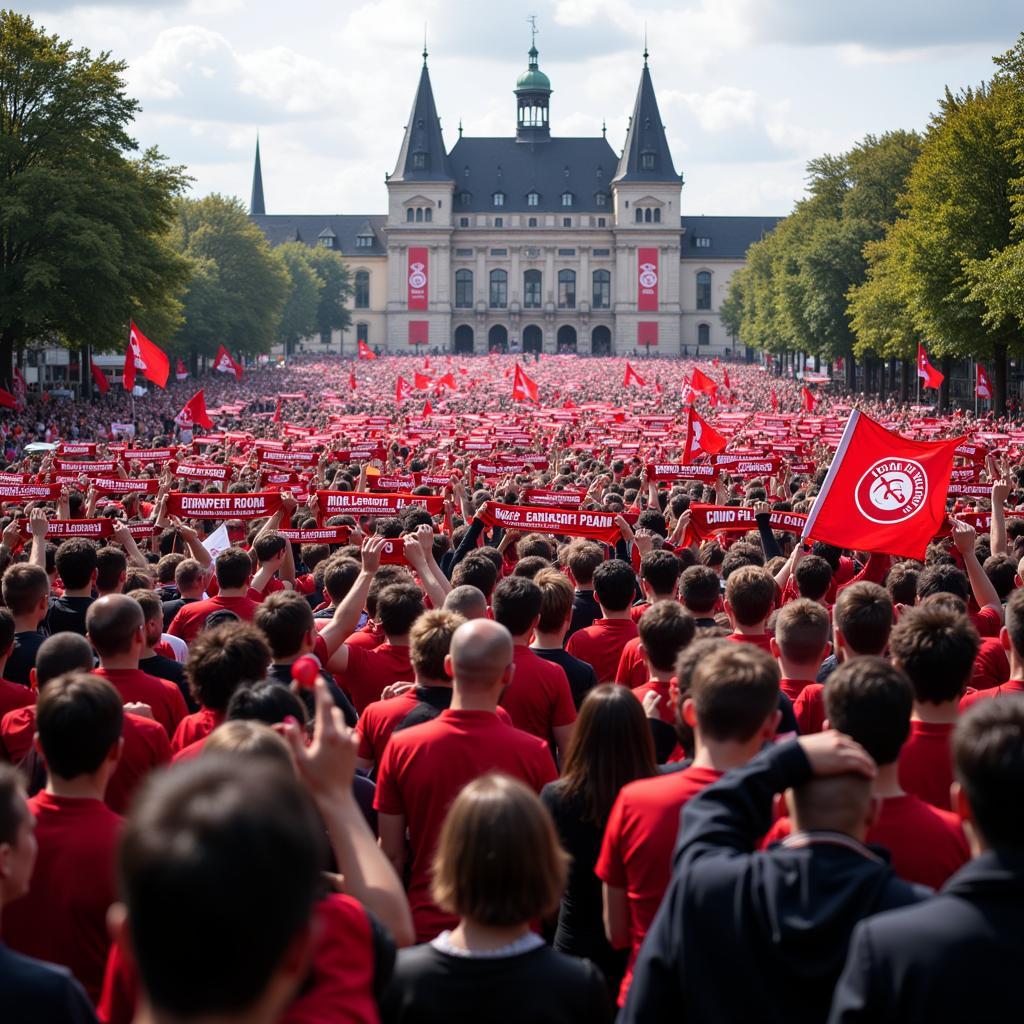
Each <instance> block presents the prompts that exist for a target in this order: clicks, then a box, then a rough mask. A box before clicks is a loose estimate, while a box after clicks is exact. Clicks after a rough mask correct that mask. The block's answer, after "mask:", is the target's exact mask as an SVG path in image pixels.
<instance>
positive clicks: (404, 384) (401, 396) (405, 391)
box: [395, 377, 412, 402]
mask: <svg viewBox="0 0 1024 1024" xmlns="http://www.w3.org/2000/svg"><path fill="white" fill-rule="evenodd" d="M410 391H412V388H411V387H410V386H409V382H408V381H407V380H406V379H405V378H404V377H399V378H398V380H397V381H395V401H396V402H404V401H405V399H406V398H407V397H408V395H409V392H410Z"/></svg>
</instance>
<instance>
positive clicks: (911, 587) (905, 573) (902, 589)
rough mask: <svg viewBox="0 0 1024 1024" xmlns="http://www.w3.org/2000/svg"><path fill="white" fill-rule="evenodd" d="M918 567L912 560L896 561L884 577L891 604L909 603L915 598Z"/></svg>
mask: <svg viewBox="0 0 1024 1024" xmlns="http://www.w3.org/2000/svg"><path fill="white" fill-rule="evenodd" d="M917 577H918V568H917V566H916V565H915V564H914V563H913V562H897V563H896V564H895V565H894V566H893V567H892V568H891V569H890V570H889V575H888V576H886V578H885V589H886V590H888V591H889V597H890V598H891V599H892V603H893V604H905V605H911V604H913V603H914V602H915V601H916V600H917Z"/></svg>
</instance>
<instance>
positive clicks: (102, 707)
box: [36, 672, 124, 779]
mask: <svg viewBox="0 0 1024 1024" xmlns="http://www.w3.org/2000/svg"><path fill="white" fill-rule="evenodd" d="M123 722H124V705H123V704H122V702H121V696H120V694H119V693H118V692H117V690H115V689H114V687H113V686H112V685H111V684H110V683H108V682H107V681H106V679H101V678H100V677H99V676H94V675H90V674H89V673H88V672H68V673H66V674H65V675H62V676H57V678H56V679H51V680H50V681H49V682H48V683H47V685H46V686H45V687H44V688H43V689H42V690H41V691H40V693H39V701H38V703H37V704H36V732H38V733H39V743H40V746H42V748H43V756H44V757H45V758H46V764H47V767H48V768H49V770H50V771H51V772H52V773H53V774H54V775H56V776H57V777H58V778H61V779H75V778H77V777H78V776H79V775H91V774H92V773H93V772H95V771H96V770H97V769H98V768H99V767H100V765H101V764H103V761H104V760H105V759H106V757H107V755H108V754H109V753H110V748H111V747H113V746H114V744H115V743H117V741H118V740H119V739H120V738H121V728H122V725H123Z"/></svg>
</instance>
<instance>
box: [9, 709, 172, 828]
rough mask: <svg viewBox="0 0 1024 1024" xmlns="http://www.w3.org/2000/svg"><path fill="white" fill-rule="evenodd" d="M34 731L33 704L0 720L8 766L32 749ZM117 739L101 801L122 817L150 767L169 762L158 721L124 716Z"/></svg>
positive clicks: (34, 712) (163, 735) (165, 740)
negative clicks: (118, 754) (119, 747)
mask: <svg viewBox="0 0 1024 1024" xmlns="http://www.w3.org/2000/svg"><path fill="white" fill-rule="evenodd" d="M35 731H36V709H35V706H34V705H33V706H32V707H25V708H18V709H17V710H15V711H10V712H8V713H7V714H6V715H4V717H3V719H0V753H2V755H3V757H4V758H5V759H6V760H8V761H10V762H11V764H15V765H16V764H20V763H21V762H22V761H23V760H24V758H25V756H26V755H27V754H28V752H29V751H30V750H31V749H32V737H33V736H34V735H35ZM121 736H122V737H123V739H124V748H123V749H122V750H121V758H120V760H119V761H118V762H117V767H116V768H115V769H114V774H113V775H112V776H111V779H110V782H109V783H108V784H107V792H106V794H105V795H104V800H103V802H104V803H105V804H106V805H107V806H108V807H109V808H110V809H111V810H112V811H116V812H117V813H118V814H125V813H126V812H127V810H128V806H129V805H130V804H131V801H132V797H133V796H134V795H135V790H136V789H138V787H139V783H140V782H142V780H143V779H144V778H145V777H146V776H147V775H148V774H149V773H150V772H151V771H152V770H153V769H154V768H159V767H160V766H161V765H163V764H167V763H168V762H169V761H170V760H171V743H170V740H168V738H167V733H166V731H165V730H164V727H163V726H162V725H161V724H160V723H159V722H154V721H153V720H152V719H151V718H143V717H142V716H141V715H125V716H124V728H123V730H122V732H121Z"/></svg>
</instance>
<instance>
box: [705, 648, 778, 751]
mask: <svg viewBox="0 0 1024 1024" xmlns="http://www.w3.org/2000/svg"><path fill="white" fill-rule="evenodd" d="M688 696H689V697H690V699H691V700H692V701H693V704H694V709H695V711H696V713H697V728H698V729H699V730H700V732H701V734H702V735H703V736H707V737H708V738H710V739H714V740H718V741H720V742H721V741H724V740H735V741H738V742H740V743H745V742H747V741H748V740H749V739H751V738H752V737H753V736H754V734H755V733H756V732H757V730H758V729H760V728H761V727H762V726H763V725H764V723H765V722H766V721H767V720H768V718H769V716H770V715H771V714H772V712H774V711H776V710H777V709H778V706H779V668H778V665H777V664H776V663H775V660H774V659H773V658H771V657H770V656H769V655H768V654H766V653H765V652H764V651H762V650H761V649H760V648H758V647H754V646H753V645H752V644H733V643H729V642H728V641H727V642H725V643H722V644H719V645H717V646H716V648H715V649H714V650H712V651H710V652H709V653H708V654H707V656H705V657H703V658H701V659H700V660H699V661H698V662H697V664H696V665H695V666H694V667H693V671H692V674H691V676H690V686H689V694H688Z"/></svg>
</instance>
